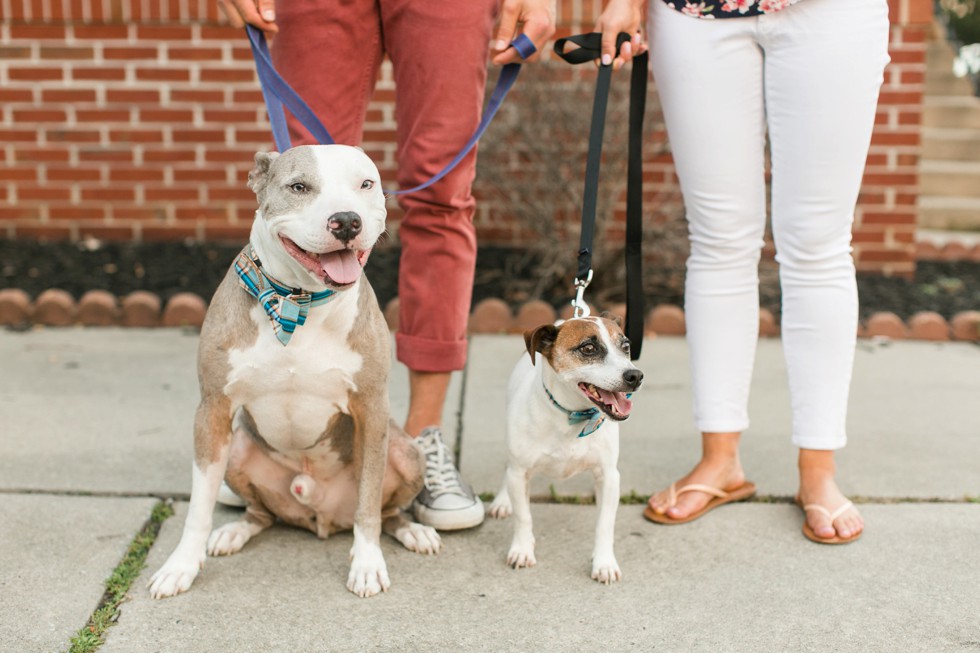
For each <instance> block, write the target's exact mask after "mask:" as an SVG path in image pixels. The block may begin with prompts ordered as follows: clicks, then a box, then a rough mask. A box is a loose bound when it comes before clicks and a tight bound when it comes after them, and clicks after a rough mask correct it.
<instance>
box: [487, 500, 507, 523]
mask: <svg viewBox="0 0 980 653" xmlns="http://www.w3.org/2000/svg"><path fill="white" fill-rule="evenodd" d="M513 512H514V506H513V505H512V504H511V502H510V497H509V496H507V495H506V494H498V495H497V496H496V497H495V498H494V500H493V502H492V503H491V504H490V507H489V508H488V509H487V514H488V515H490V516H491V517H493V518H494V519H507V518H508V517H510V516H511V514H512V513H513Z"/></svg>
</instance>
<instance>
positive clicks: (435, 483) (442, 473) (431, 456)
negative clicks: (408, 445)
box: [419, 431, 463, 498]
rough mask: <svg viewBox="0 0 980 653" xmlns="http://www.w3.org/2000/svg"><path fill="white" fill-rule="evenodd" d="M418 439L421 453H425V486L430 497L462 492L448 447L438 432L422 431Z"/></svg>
mask: <svg viewBox="0 0 980 653" xmlns="http://www.w3.org/2000/svg"><path fill="white" fill-rule="evenodd" d="M419 440H420V442H419V445H420V447H421V449H422V453H423V454H425V478H424V482H425V487H426V489H428V490H429V493H430V494H431V495H432V498H436V497H439V496H442V495H443V494H463V486H462V485H461V480H460V477H459V471H458V470H457V469H456V464H455V463H454V462H453V458H452V456H451V455H450V454H449V448H448V447H447V446H446V445H445V443H443V441H442V438H441V437H439V432H438V431H430V432H427V433H424V434H423V435H422V436H420V437H419Z"/></svg>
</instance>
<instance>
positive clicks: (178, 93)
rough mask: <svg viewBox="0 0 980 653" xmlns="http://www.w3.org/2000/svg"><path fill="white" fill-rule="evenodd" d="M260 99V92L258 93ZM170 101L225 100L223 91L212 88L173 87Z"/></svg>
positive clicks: (221, 101) (209, 101) (211, 101)
mask: <svg viewBox="0 0 980 653" xmlns="http://www.w3.org/2000/svg"><path fill="white" fill-rule="evenodd" d="M259 97H260V101H261V94H260V96H259ZM170 101H171V102H175V103H176V102H193V103H194V104H208V103H211V104H214V103H223V102H224V101H225V93H224V91H219V90H212V89H197V88H195V89H173V90H171V91H170Z"/></svg>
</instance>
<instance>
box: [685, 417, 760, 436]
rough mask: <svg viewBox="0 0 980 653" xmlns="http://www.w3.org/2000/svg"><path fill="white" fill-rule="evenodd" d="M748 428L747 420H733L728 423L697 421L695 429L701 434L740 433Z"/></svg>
mask: <svg viewBox="0 0 980 653" xmlns="http://www.w3.org/2000/svg"><path fill="white" fill-rule="evenodd" d="M747 428H749V420H747V419H746V420H735V421H730V422H723V421H713V422H709V421H698V422H697V429H698V431H699V432H701V433H741V432H742V431H744V430H746V429H747Z"/></svg>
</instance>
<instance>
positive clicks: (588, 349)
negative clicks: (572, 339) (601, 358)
mask: <svg viewBox="0 0 980 653" xmlns="http://www.w3.org/2000/svg"><path fill="white" fill-rule="evenodd" d="M578 350H579V351H580V352H582V353H583V354H585V355H586V356H592V355H593V354H595V353H596V351H598V350H597V349H596V346H595V345H593V344H592V343H591V342H589V343H586V344H584V345H582V346H581V347H579V348H578Z"/></svg>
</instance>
